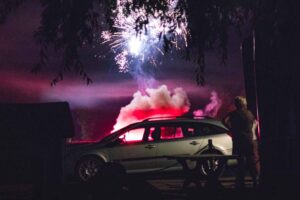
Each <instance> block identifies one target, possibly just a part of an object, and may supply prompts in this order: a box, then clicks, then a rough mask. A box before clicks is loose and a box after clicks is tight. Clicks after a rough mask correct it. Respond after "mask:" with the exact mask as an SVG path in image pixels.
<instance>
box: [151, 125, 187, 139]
mask: <svg viewBox="0 0 300 200" xmlns="http://www.w3.org/2000/svg"><path fill="white" fill-rule="evenodd" d="M183 137H184V135H183V132H182V128H181V127H179V126H157V127H150V133H149V137H148V141H158V140H172V139H178V138H183Z"/></svg>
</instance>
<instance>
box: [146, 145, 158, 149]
mask: <svg viewBox="0 0 300 200" xmlns="http://www.w3.org/2000/svg"><path fill="white" fill-rule="evenodd" d="M155 147H156V146H155V145H153V144H149V145H147V146H145V148H146V149H153V148H155Z"/></svg>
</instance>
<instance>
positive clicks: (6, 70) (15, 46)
mask: <svg viewBox="0 0 300 200" xmlns="http://www.w3.org/2000/svg"><path fill="white" fill-rule="evenodd" d="M41 11H42V9H41V7H40V6H39V4H38V3H37V2H35V1H27V2H26V3H24V4H23V5H22V6H21V7H19V8H18V9H17V10H16V11H15V12H13V13H12V14H11V15H10V16H9V17H8V18H7V21H6V22H5V24H3V25H2V26H0V94H1V96H0V101H1V102H51V101H68V102H69V104H70V107H71V109H72V113H73V119H74V124H75V127H76V137H75V139H80V138H81V139H96V138H99V137H102V136H104V135H105V134H108V132H109V131H111V130H112V127H113V125H114V123H115V121H116V118H117V117H118V114H119V111H120V109H121V107H123V106H125V105H127V104H129V102H130V101H131V100H132V95H133V94H134V93H135V92H136V91H137V90H139V89H140V90H141V91H142V93H143V92H144V89H145V88H146V86H149V87H150V86H151V87H153V88H157V87H159V86H160V85H166V86H167V87H168V88H169V90H170V91H173V89H174V88H177V87H181V88H182V89H183V90H184V91H185V92H186V93H187V95H188V97H189V100H190V103H191V108H190V112H189V113H192V111H194V110H196V109H202V108H204V106H205V105H206V104H208V103H209V102H210V95H211V92H212V91H216V92H217V93H218V96H219V97H220V98H221V100H222V102H223V104H222V107H221V109H220V110H219V113H218V115H217V117H218V118H221V117H222V116H224V114H225V113H226V112H227V111H228V110H229V109H231V108H230V104H231V101H232V99H233V97H234V96H236V95H244V93H245V91H244V82H243V81H244V80H243V71H242V60H241V53H240V41H241V40H242V38H240V37H239V36H238V35H237V34H236V32H235V30H233V29H232V30H230V34H229V36H230V37H229V46H228V60H227V63H226V65H223V64H221V59H220V56H217V54H216V53H215V52H212V51H207V53H206V69H205V78H206V85H205V86H204V87H201V86H197V84H196V81H195V77H194V70H195V63H192V62H188V61H185V60H181V59H179V58H176V57H175V56H174V55H167V56H165V58H162V59H160V61H161V64H160V65H158V66H156V67H153V66H149V68H150V69H151V70H150V71H151V73H150V74H147V77H151V84H147V83H148V82H147V81H146V82H143V81H144V79H143V77H137V76H133V75H132V74H124V73H119V72H117V70H116V68H117V67H116V64H115V63H114V60H113V56H112V55H113V54H112V53H108V54H107V55H105V56H106V58H105V59H102V60H99V59H96V58H95V55H99V54H100V55H101V54H102V53H103V52H106V49H107V47H105V46H103V47H101V46H99V45H96V44H95V48H93V47H90V46H87V47H86V48H84V49H82V51H81V58H82V60H83V62H84V64H85V67H86V69H87V72H88V74H89V75H90V77H91V78H92V79H93V84H91V85H88V86H87V85H86V83H85V82H84V81H83V80H82V79H81V78H80V77H79V76H78V75H75V74H72V73H69V74H66V75H65V77H64V80H63V81H61V82H59V83H58V84H57V85H56V86H50V82H51V80H52V79H53V78H54V77H55V75H56V72H57V66H58V64H59V54H51V53H50V62H49V63H48V67H47V68H44V69H43V70H42V71H41V72H40V73H39V74H37V75H35V74H32V73H31V72H30V70H31V69H32V67H33V66H34V64H36V63H37V61H38V59H39V46H38V45H37V44H36V43H35V41H34V39H33V33H34V31H35V30H36V29H37V28H38V26H39V21H40V13H41ZM146 67H147V66H146ZM137 79H138V80H137Z"/></svg>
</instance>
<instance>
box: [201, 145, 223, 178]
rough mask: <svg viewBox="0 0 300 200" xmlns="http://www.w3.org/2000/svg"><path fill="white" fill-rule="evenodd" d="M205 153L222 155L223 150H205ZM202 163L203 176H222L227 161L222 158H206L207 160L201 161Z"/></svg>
mask: <svg viewBox="0 0 300 200" xmlns="http://www.w3.org/2000/svg"><path fill="white" fill-rule="evenodd" d="M204 154H219V155H222V153H221V152H219V151H217V150H212V151H204V152H202V155H204ZM199 165H200V171H201V174H202V175H203V176H208V175H212V176H217V177H218V176H220V175H221V174H222V172H223V171H224V169H225V162H224V161H223V160H220V159H212V160H206V161H205V162H201V163H199Z"/></svg>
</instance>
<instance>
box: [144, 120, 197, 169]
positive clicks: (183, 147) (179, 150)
mask: <svg viewBox="0 0 300 200" xmlns="http://www.w3.org/2000/svg"><path fill="white" fill-rule="evenodd" d="M159 128H160V131H161V137H160V140H159V141H157V142H155V143H154V144H155V146H156V147H157V152H156V155H157V157H160V158H159V159H158V160H157V165H158V168H164V169H166V170H168V169H177V168H180V167H181V166H180V165H179V164H178V162H177V161H176V160H171V159H168V158H165V157H164V156H174V155H182V154H187V155H193V154H195V153H197V152H198V151H199V149H201V147H202V143H203V140H202V139H201V137H196V136H195V131H196V129H195V127H194V126H192V124H185V125H182V124H178V123H169V124H162V125H160V126H159ZM150 135H151V133H150Z"/></svg>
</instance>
